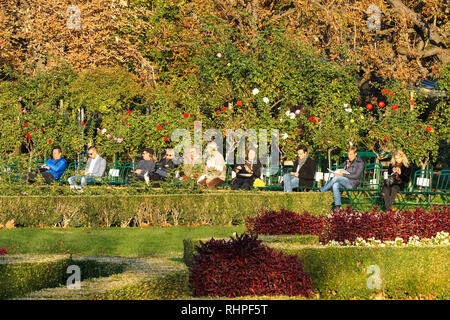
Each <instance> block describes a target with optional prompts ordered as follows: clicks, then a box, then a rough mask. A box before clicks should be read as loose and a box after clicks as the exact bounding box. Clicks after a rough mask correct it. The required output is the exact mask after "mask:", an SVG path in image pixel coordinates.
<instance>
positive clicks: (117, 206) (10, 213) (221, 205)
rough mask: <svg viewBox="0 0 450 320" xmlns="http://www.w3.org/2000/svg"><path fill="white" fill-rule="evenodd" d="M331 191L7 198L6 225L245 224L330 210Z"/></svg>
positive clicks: (2, 217)
mask: <svg viewBox="0 0 450 320" xmlns="http://www.w3.org/2000/svg"><path fill="white" fill-rule="evenodd" d="M331 202H332V197H331V194H329V193H300V192H295V193H289V194H286V193H282V192H270V193H269V192H223V191H217V192H212V193H206V194H169V195H99V196H88V195H86V196H83V195H79V196H11V197H7V196H1V197H0V224H6V222H7V221H10V220H14V222H15V224H16V225H17V226H23V227H36V226H39V225H41V226H52V227H53V226H55V227H69V226H70V227H98V226H100V227H110V226H122V227H124V226H130V225H132V226H139V225H141V223H151V224H161V225H165V224H168V223H170V224H172V225H187V224H201V225H230V224H243V223H244V222H245V219H246V218H247V217H251V216H255V215H256V214H257V211H258V210H260V209H271V210H279V209H281V208H286V209H288V210H292V211H296V212H302V211H303V210H307V211H308V212H311V213H312V214H314V215H323V214H327V213H328V212H329V210H330V208H331Z"/></svg>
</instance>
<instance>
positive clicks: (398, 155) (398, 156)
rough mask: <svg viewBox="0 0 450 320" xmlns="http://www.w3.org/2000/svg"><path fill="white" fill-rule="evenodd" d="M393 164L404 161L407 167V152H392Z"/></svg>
mask: <svg viewBox="0 0 450 320" xmlns="http://www.w3.org/2000/svg"><path fill="white" fill-rule="evenodd" d="M391 163H392V165H396V164H400V163H402V164H403V165H404V166H405V167H409V161H408V158H407V157H406V154H405V153H404V152H403V151H402V150H395V151H394V153H393V154H392V160H391Z"/></svg>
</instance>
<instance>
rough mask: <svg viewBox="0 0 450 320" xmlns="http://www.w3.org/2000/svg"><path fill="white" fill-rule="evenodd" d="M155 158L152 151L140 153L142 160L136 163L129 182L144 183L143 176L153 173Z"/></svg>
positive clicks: (145, 150) (146, 150)
mask: <svg viewBox="0 0 450 320" xmlns="http://www.w3.org/2000/svg"><path fill="white" fill-rule="evenodd" d="M155 165H156V158H155V155H154V152H153V150H152V149H144V151H142V160H141V161H139V162H138V164H137V166H136V169H135V170H134V172H133V173H134V174H133V175H132V176H131V177H129V178H128V182H130V181H145V175H146V174H149V173H151V172H153V171H155Z"/></svg>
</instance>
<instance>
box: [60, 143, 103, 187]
mask: <svg viewBox="0 0 450 320" xmlns="http://www.w3.org/2000/svg"><path fill="white" fill-rule="evenodd" d="M88 156H89V159H88V161H87V163H86V168H85V170H83V171H81V175H76V176H73V177H70V178H69V179H68V180H67V181H68V182H69V184H70V188H71V189H81V188H82V187H84V186H86V185H87V184H88V183H91V182H95V181H100V180H101V177H102V176H103V174H104V173H105V170H106V160H105V159H103V158H102V157H101V156H100V155H99V154H98V152H97V148H96V147H94V146H91V147H89V148H88Z"/></svg>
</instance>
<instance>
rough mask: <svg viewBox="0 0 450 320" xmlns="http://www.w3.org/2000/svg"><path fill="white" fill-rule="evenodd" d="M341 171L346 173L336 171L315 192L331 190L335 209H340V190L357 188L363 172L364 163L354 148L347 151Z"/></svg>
mask: <svg viewBox="0 0 450 320" xmlns="http://www.w3.org/2000/svg"><path fill="white" fill-rule="evenodd" d="M343 170H345V171H347V172H348V173H342V170H340V169H338V170H336V172H335V173H334V177H333V179H331V180H330V181H329V182H328V183H327V184H326V185H324V186H323V187H322V188H320V190H317V192H326V191H328V190H330V189H333V197H334V205H335V208H336V209H340V208H341V193H340V191H341V190H342V189H353V188H356V187H358V185H359V183H360V181H361V176H362V174H363V172H364V162H363V161H362V159H361V158H360V157H359V156H358V154H357V153H356V147H354V146H352V147H350V148H349V149H348V160H345V162H344V167H343Z"/></svg>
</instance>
